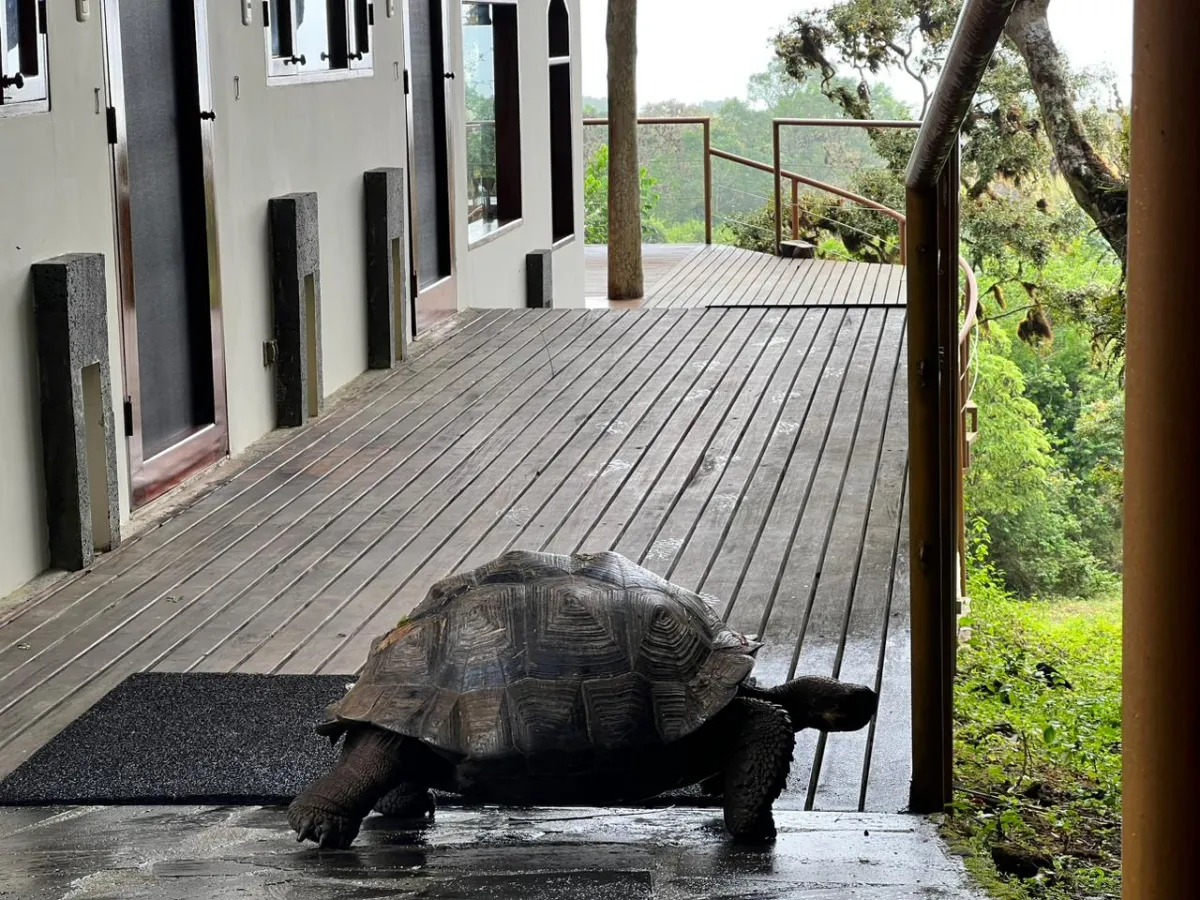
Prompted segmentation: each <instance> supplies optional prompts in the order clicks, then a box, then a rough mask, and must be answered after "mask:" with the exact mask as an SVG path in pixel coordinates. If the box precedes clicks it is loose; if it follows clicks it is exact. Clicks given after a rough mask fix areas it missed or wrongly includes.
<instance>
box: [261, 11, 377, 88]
mask: <svg viewBox="0 0 1200 900" xmlns="http://www.w3.org/2000/svg"><path fill="white" fill-rule="evenodd" d="M307 2H309V3H313V2H318V3H324V4H325V8H326V21H327V28H328V31H329V41H328V45H329V46H328V47H327V49H326V51H325V52H323V53H322V54H321V56H322V62H324V63H326V65H325V66H324V67H323V68H312V69H309V70H307V71H306V70H305V69H304V68H302V66H304V65H307V59H306V58H305V56H304V54H301V55H300V56H299V57H297V56H296V55H295V48H296V41H297V33H296V31H297V25H296V18H297V17H296V0H277V5H279V6H281V7H283V8H284V9H286V10H287V22H286V23H285V28H286V31H284V32H283V33H281V35H280V50H281V52H280V54H279V55H276V54H275V52H274V46H273V43H272V36H273V28H274V22H273V20H272V17H271V8H272V6H274V5H276V3H273V2H272V0H262V11H263V46H264V48H265V52H266V65H267V84H268V85H287V84H311V83H312V82H320V81H342V80H345V79H349V78H362V77H370V76H372V75H374V74H375V56H374V50H375V0H307ZM338 36H341V40H339V39H338ZM296 63H300V65H299V66H297V65H296Z"/></svg>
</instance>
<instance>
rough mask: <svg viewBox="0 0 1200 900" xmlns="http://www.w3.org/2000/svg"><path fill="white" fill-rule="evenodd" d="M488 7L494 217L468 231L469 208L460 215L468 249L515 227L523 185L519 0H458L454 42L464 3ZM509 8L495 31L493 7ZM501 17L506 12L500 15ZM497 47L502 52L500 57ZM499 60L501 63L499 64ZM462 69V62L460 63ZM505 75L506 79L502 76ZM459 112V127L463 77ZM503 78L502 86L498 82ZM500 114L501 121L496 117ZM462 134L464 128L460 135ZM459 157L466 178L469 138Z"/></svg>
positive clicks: (520, 216)
mask: <svg viewBox="0 0 1200 900" xmlns="http://www.w3.org/2000/svg"><path fill="white" fill-rule="evenodd" d="M480 5H482V6H490V7H492V13H493V17H492V26H491V27H492V29H493V43H492V47H493V78H494V86H495V94H494V101H493V102H494V104H495V111H494V115H495V120H494V121H493V127H494V129H495V135H496V136H495V145H496V208H497V213H496V218H495V219H494V220H492V221H491V222H490V223H489V225H490V227H489V228H488V229H487V230H486V231H482V232H481V233H476V234H472V225H473V224H474V223H472V222H471V208H470V206H469V205H468V207H467V215H466V228H467V248H468V249H472V248H474V247H477V246H479V245H481V244H486V243H488V242H489V241H492V240H495V239H496V238H498V237H500V236H501V235H503V234H507V233H508V232H509V231H511V230H513V229H514V228H517V227H518V226H520V224H521V223H522V222H523V220H524V183H523V178H522V168H521V167H522V164H523V158H522V147H521V143H522V141H521V138H522V134H521V99H522V98H521V12H520V6H521V4H520V2H519V0H459V4H458V6H459V10H460V12H459V16H458V27H459V33H460V46H462V45H463V43H464V42H463V41H462V29H463V28H464V27H465V23H464V22H463V13H462V10H463V9H464V8H465V7H467V6H480ZM497 8H500V9H504V10H511V21H509V20H507V19H506V20H505V21H504V22H503V23H502V24H500V25H499V28H498V29H497V19H496V15H495V12H496V9H497ZM506 15H507V14H506ZM501 46H503V51H502V52H503V56H501ZM501 60H502V62H501ZM464 68H465V61H464ZM506 76H509V77H508V79H507V80H505V77H506ZM462 81H463V85H462V94H461V96H462V113H463V126H464V129H466V128H469V127H470V125H471V123H470V121H469V120H468V118H467V109H466V91H467V83H466V78H465V75H464V78H463V79H462ZM502 81H503V85H502ZM502 115H503V117H504V120H503V122H502V121H501V116H502ZM465 137H466V134H465V131H464V138H465ZM463 155H464V157H465V160H464V161H465V163H466V165H465V166H464V167H463V171H464V173H465V175H466V177H467V179H470V177H471V159H470V142H469V141H467V140H464V142H463ZM467 202H468V204H470V188H469V186H468V192H467Z"/></svg>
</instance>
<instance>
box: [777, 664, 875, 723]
mask: <svg viewBox="0 0 1200 900" xmlns="http://www.w3.org/2000/svg"><path fill="white" fill-rule="evenodd" d="M760 690H761V689H760ZM762 693H763V695H764V697H765V699H769V700H771V701H772V702H774V703H778V704H779V705H780V706H782V707H783V708H784V709H786V710H787V713H788V716H789V717H791V720H792V727H794V728H795V729H796V730H797V731H800V730H801V729H804V728H815V729H816V730H818V731H858V730H859V729H860V728H862V727H864V726H865V725H866V724H867V723H869V722H870V721H871V717H872V716H874V715H875V710H876V709H878V707H879V695H878V694H876V693H875V691H873V690H871V688H869V687H867V686H866V685H862V684H847V683H846V682H843V681H838V680H837V679H836V678H825V677H823V676H820V675H806V676H804V677H802V678H795V679H793V680H792V681H789V682H786V683H785V684H781V685H779V686H778V687H773V688H768V689H766V690H764V691H762Z"/></svg>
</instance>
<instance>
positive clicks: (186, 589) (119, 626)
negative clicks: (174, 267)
mask: <svg viewBox="0 0 1200 900" xmlns="http://www.w3.org/2000/svg"><path fill="white" fill-rule="evenodd" d="M573 318H575V317H573ZM592 319H593V321H595V322H597V323H601V324H603V325H604V326H605V327H606V328H611V326H612V325H613V324H616V323H618V322H620V319H619V317H611V316H603V315H601V316H596V315H595V314H593V316H592ZM581 321H582V320H581ZM576 324H578V323H576ZM577 330H578V329H575V328H573V329H569V330H568V331H567V332H566V333H565V334H566V335H570V334H571V333H572V331H577ZM580 336H581V335H580V334H575V335H574V336H573V337H571V341H572V343H576V342H577V343H579V347H580V350H582V351H583V352H585V353H590V352H592V351H593V350H594V349H596V348H597V346H599V347H600V349H602V348H603V346H604V345H602V344H601V345H597V344H596V342H594V341H578V340H577V339H578V338H579V337H580ZM301 522H302V523H303V520H301ZM297 531H298V532H299V533H300V534H304V533H305V529H297ZM280 533H283V532H280ZM251 561H254V562H256V563H257V564H258V565H260V566H264V567H266V569H267V571H270V568H271V567H273V566H275V565H279V564H280V562H279V561H277V560H273V559H271V558H270V556H269V555H267V556H266V557H265V558H264V557H263V554H262V553H261V550H260V551H258V552H255V551H254V550H253V549H251V550H250V552H245V553H228V554H226V555H224V556H222V557H219V558H218V559H217V560H215V561H214V562H213V563H211V564H209V565H207V566H205V567H203V569H201V570H200V571H198V572H197V573H196V574H195V575H193V576H192V577H191V578H190V579H189V580H188V581H186V582H184V583H183V584H181V585H180V587H179V591H180V593H179V595H178V596H177V597H175V598H174V599H172V598H170V597H168V598H164V599H165V602H162V601H161V600H160V599H159V598H158V597H154V598H151V599H149V601H148V602H144V601H143V600H142V599H141V598H139V601H138V602H139V603H143V605H141V606H140V607H139V608H137V609H135V610H134V611H133V613H131V614H129V615H125V613H124V611H115V610H114V611H108V610H106V611H105V616H104V619H105V621H103V622H102V623H101V625H100V628H101V629H105V628H107V629H108V630H107V631H105V632H104V634H103V635H102V637H101V638H100V639H98V640H92V638H93V635H92V634H89V633H76V634H73V635H71V636H70V639H69V640H67V641H65V642H64V643H63V646H62V647H60V648H58V650H57V651H56V653H55V654H53V655H47V657H46V658H45V661H44V662H45V664H44V665H43V666H40V667H37V668H34V669H33V670H32V671H28V672H25V673H23V674H22V677H21V679H19V680H17V681H16V682H15V684H13V685H12V686H11V689H12V690H14V692H15V696H14V697H13V698H12V699H10V700H9V701H8V702H7V703H5V705H4V707H2V708H0V709H2V710H3V711H2V712H0V723H2V724H0V734H2V735H4V737H0V746H5V745H6V744H7V742H8V741H10V740H13V739H15V738H19V737H20V736H21V734H22V733H23V732H24V731H25V730H26V729H28V728H30V727H31V726H33V725H34V724H36V722H37V721H38V720H39V719H40V718H41V717H43V716H45V715H46V714H47V713H48V712H49V711H50V710H52V709H53V708H54V706H55V704H56V703H57V702H58V701H60V700H66V699H70V698H72V697H74V696H75V695H76V694H77V693H78V692H79V691H80V690H82V689H84V688H87V689H88V690H94V689H95V688H96V686H97V685H99V684H108V686H109V687H112V686H114V685H115V684H116V683H117V682H119V681H120V680H121V679H122V678H123V677H124V676H125V675H127V674H130V673H131V672H135V671H140V670H141V669H143V668H145V667H146V666H148V665H150V664H151V663H152V662H153V661H155V660H156V659H157V648H158V647H159V646H160V644H161V643H162V642H164V641H171V640H173V639H174V638H176V637H178V636H179V635H180V634H181V633H186V629H187V628H188V627H189V624H190V622H191V621H192V620H193V619H195V618H197V617H199V616H200V615H202V610H203V604H202V603H201V601H202V600H203V598H204V597H205V596H206V595H207V593H208V592H209V590H211V589H212V587H214V586H215V585H218V584H220V583H221V582H222V581H224V580H225V579H226V578H227V577H228V576H229V575H231V574H233V573H234V572H236V571H247V572H248V571H249V570H247V569H246V566H247V564H248V563H250V562H251ZM110 613H111V615H110ZM122 616H123V618H121V617H122ZM110 622H111V623H112V624H111V625H110ZM89 641H90V643H88V642H89ZM93 659H96V662H94V663H93V662H92V660H93ZM60 660H61V661H60ZM51 666H56V667H55V668H51ZM81 679H85V680H86V684H81V683H80V680H81ZM110 681H111V683H109V682H110ZM35 687H36V689H37V694H38V697H37V698H36V702H35V698H31V697H30V696H29V695H30V693H31V692H32V690H33V689H34V688H35ZM48 699H49V709H47V708H46V707H47V700H48Z"/></svg>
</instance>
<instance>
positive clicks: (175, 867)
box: [0, 807, 981, 900]
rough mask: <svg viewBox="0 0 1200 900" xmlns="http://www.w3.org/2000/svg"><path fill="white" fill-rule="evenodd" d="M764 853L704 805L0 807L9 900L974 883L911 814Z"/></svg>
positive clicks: (780, 890) (759, 897)
mask: <svg viewBox="0 0 1200 900" xmlns="http://www.w3.org/2000/svg"><path fill="white" fill-rule="evenodd" d="M776 821H777V825H778V826H779V838H778V840H777V841H776V842H775V844H774V846H772V847H771V848H769V849H765V850H750V849H743V848H739V847H737V846H735V845H733V844H731V843H730V842H729V841H728V840H727V839H726V838H725V836H724V834H723V832H722V830H721V826H720V820H719V818H718V816H717V815H716V814H714V812H713V811H711V810H686V809H662V810H644V811H633V812H630V811H624V810H622V811H609V810H580V809H564V810H555V809H549V810H546V809H543V810H537V811H525V810H496V809H484V810H478V811H472V810H455V809H446V810H439V811H438V813H437V815H436V817H435V821H434V822H433V823H432V824H427V825H425V826H423V827H419V828H415V827H413V826H412V825H411V824H406V823H401V822H389V821H388V820H385V819H381V818H379V817H372V818H370V819H368V820H367V822H366V823H365V825H364V829H363V832H362V833H361V834H360V835H359V838H358V840H357V841H356V843H355V846H354V847H353V848H352V849H351V850H348V851H340V852H328V851H324V852H323V851H318V850H316V849H315V848H313V847H312V845H306V846H304V847H300V846H298V845H297V844H295V843H294V842H293V841H292V840H291V837H290V835H291V832H290V830H289V829H288V827H287V822H286V820H285V817H284V813H283V810H281V809H264V808H258V807H252V808H241V809H230V808H213V807H190V808H189V807H170V808H166V807H107V808H102V807H85V808H78V809H66V810H63V809H59V810H46V809H4V810H0V858H2V859H3V860H4V866H3V868H2V869H0V897H3V898H10V897H11V898H20V900H192V898H203V900H233V898H237V900H301V898H303V900H385V898H388V900H401V898H404V900H407V898H418V897H421V898H432V897H437V898H451V897H453V898H463V900H467V898H496V900H507V898H513V900H516V898H518V897H519V898H522V900H575V898H579V900H610V898H611V900H641V898H650V897H653V898H670V900H693V898H695V900H700V898H704V900H734V898H739V900H741V898H746V900H749V898H754V900H773V898H796V900H799V898H803V900H832V898H835V897H836V898H842V897H854V898H862V900H899V898H933V897H937V898H951V900H968V898H975V897H979V896H981V895H979V894H977V893H975V892H973V891H972V889H971V888H970V887H969V886H968V884H967V882H966V878H965V875H964V872H963V868H962V866H961V863H960V862H959V861H958V860H957V859H955V858H953V857H952V856H949V855H948V854H947V853H946V851H945V849H944V847H943V845H942V844H941V842H940V841H939V840H938V838H937V836H936V834H935V832H934V829H933V826H932V825H931V824H930V823H928V822H927V821H925V820H924V819H922V818H919V817H914V816H903V815H878V814H871V813H812V812H810V813H803V812H782V813H777V814H776Z"/></svg>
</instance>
